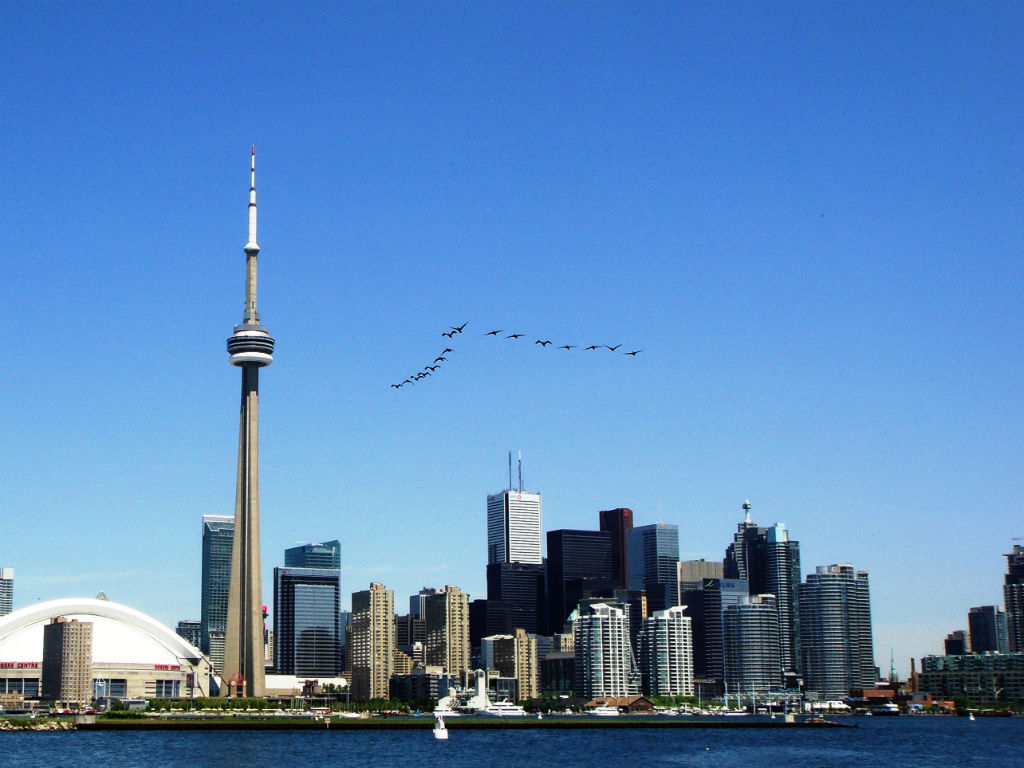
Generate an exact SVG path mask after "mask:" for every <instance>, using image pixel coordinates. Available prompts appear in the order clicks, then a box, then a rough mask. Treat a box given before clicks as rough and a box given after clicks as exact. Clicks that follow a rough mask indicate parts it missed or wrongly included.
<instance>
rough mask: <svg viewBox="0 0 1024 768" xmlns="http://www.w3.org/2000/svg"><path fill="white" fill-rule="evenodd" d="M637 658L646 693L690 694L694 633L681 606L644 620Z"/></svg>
mask: <svg viewBox="0 0 1024 768" xmlns="http://www.w3.org/2000/svg"><path fill="white" fill-rule="evenodd" d="M637 660H638V662H639V664H640V672H641V674H642V676H643V690H644V694H645V695H647V696H693V692H694V691H693V634H692V630H691V620H690V617H689V616H686V615H685V614H684V612H683V606H681V605H676V606H673V607H671V608H667V609H665V610H664V611H655V612H654V613H653V614H652V615H651V616H648V617H647V618H646V619H644V620H643V626H642V628H641V630H640V642H639V648H638V651H637Z"/></svg>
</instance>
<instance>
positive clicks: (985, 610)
mask: <svg viewBox="0 0 1024 768" xmlns="http://www.w3.org/2000/svg"><path fill="white" fill-rule="evenodd" d="M967 631H968V632H970V635H971V653H985V652H986V651H992V652H995V653H1007V652H1008V651H1009V638H1008V632H1007V623H1006V613H1005V612H1004V611H1003V610H1002V609H1001V608H1000V607H999V606H998V605H979V606H975V607H974V608H971V609H970V610H969V611H968V612H967Z"/></svg>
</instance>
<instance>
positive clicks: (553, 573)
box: [546, 529, 615, 635]
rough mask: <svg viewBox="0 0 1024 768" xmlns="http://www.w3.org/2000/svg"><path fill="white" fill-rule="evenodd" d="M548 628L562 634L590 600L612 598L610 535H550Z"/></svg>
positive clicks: (590, 533) (562, 533)
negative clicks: (571, 617)
mask: <svg viewBox="0 0 1024 768" xmlns="http://www.w3.org/2000/svg"><path fill="white" fill-rule="evenodd" d="M547 582H548V597H547V602H548V628H547V631H546V634H549V635H551V634H555V633H557V632H561V631H562V628H563V626H564V625H565V621H566V619H568V618H569V614H570V613H572V612H573V611H574V610H575V609H576V606H577V605H578V604H579V602H580V600H582V599H583V598H586V597H609V598H610V597H612V594H613V593H614V592H615V576H614V574H613V573H612V543H611V534H609V533H608V532H607V531H572V530H564V529H563V530H557V531H548V559H547Z"/></svg>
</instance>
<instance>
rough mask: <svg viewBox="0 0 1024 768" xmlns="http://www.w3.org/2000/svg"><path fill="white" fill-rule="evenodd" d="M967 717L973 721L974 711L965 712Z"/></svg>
mask: <svg viewBox="0 0 1024 768" xmlns="http://www.w3.org/2000/svg"><path fill="white" fill-rule="evenodd" d="M967 719H968V720H970V721H971V722H972V723H973V722H974V713H973V712H969V713H968V714H967Z"/></svg>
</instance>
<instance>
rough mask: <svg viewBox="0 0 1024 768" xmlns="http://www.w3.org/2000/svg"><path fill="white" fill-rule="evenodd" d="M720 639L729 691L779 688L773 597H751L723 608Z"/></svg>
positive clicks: (761, 691)
mask: <svg viewBox="0 0 1024 768" xmlns="http://www.w3.org/2000/svg"><path fill="white" fill-rule="evenodd" d="M722 639H723V643H724V647H725V684H726V686H727V689H728V690H730V691H736V692H743V693H763V692H766V691H772V690H779V689H780V688H781V687H782V684H783V679H782V654H781V645H780V643H779V613H778V609H777V607H776V600H775V595H750V596H747V597H743V598H740V601H739V602H738V603H736V604H735V605H728V606H726V607H725V610H723V612H722Z"/></svg>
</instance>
